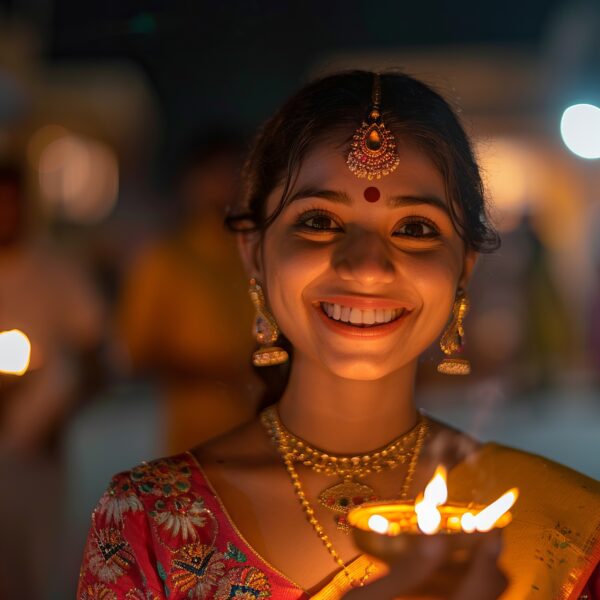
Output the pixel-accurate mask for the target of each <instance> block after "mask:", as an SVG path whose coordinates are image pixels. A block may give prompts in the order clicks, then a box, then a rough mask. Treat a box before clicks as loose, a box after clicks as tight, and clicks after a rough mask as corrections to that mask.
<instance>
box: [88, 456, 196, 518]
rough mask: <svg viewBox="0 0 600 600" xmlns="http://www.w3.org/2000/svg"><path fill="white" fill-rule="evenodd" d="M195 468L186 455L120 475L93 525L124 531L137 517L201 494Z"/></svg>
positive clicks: (112, 483)
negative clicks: (114, 527) (171, 500)
mask: <svg viewBox="0 0 600 600" xmlns="http://www.w3.org/2000/svg"><path fill="white" fill-rule="evenodd" d="M194 468H195V467H194V462H193V459H192V457H191V456H189V455H188V454H186V453H183V454H177V455H174V456H168V457H162V458H157V459H155V460H152V461H148V462H146V461H144V462H142V463H140V464H139V465H136V466H135V467H133V468H132V469H129V470H127V471H123V472H120V473H117V474H116V475H114V476H113V477H112V478H111V480H110V483H109V485H108V487H107V489H106V491H105V492H104V494H103V495H102V497H101V498H100V501H99V502H98V505H97V507H96V509H95V510H94V513H93V518H94V523H95V524H96V525H98V524H101V525H103V526H113V525H116V526H121V527H123V526H124V524H125V522H126V521H127V520H128V519H130V518H132V517H136V516H138V513H148V514H152V513H154V511H155V510H156V509H157V507H160V506H163V505H165V506H166V505H167V504H168V503H169V499H174V498H179V499H180V501H181V498H185V497H186V496H189V495H191V493H192V492H195V493H197V492H198V491H202V486H201V485H199V480H198V479H193V475H194ZM200 481H201V480H200ZM193 487H194V488H195V489H194V490H193V489H192V488H193ZM198 488H200V490H199V489H198Z"/></svg>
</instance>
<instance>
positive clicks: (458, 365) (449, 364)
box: [437, 291, 471, 375]
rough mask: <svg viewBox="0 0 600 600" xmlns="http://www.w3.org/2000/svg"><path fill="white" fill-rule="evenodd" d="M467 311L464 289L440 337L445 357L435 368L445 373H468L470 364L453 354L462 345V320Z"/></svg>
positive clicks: (463, 335)
mask: <svg viewBox="0 0 600 600" xmlns="http://www.w3.org/2000/svg"><path fill="white" fill-rule="evenodd" d="M468 311H469V300H468V299H467V296H466V294H465V292H464V291H460V292H459V294H458V296H457V297H456V300H455V302H454V308H453V315H452V321H451V323H450V325H448V328H447V329H446V331H444V334H443V335H442V337H441V339H440V348H441V349H442V352H443V353H444V354H445V355H446V358H444V359H443V360H442V362H441V363H440V364H439V365H438V367H437V370H438V372H440V373H444V374H445V375H468V374H469V373H470V372H471V364H470V363H469V361H468V360H467V359H465V358H460V357H458V356H453V355H454V354H455V353H457V352H460V351H461V350H462V347H463V342H464V338H465V330H464V327H463V320H464V318H465V316H466V315H467V312H468Z"/></svg>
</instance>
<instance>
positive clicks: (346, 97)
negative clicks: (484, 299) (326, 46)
mask: <svg viewBox="0 0 600 600" xmlns="http://www.w3.org/2000/svg"><path fill="white" fill-rule="evenodd" d="M374 76H375V74H374V73H372V72H368V71H347V72H342V73H338V74H335V75H329V76H326V77H323V78H321V79H318V80H316V81H313V82H312V83H309V84H308V85H306V86H305V87H303V88H302V89H300V90H299V91H298V92H297V93H296V94H294V95H293V96H292V97H291V98H290V99H289V100H288V101H287V102H286V103H285V104H284V105H283V106H282V108H281V109H280V110H279V111H278V112H277V113H276V114H275V115H274V116H273V117H272V118H271V119H269V120H268V121H267V122H266V123H265V124H264V125H263V126H262V128H261V129H260V131H259V133H258V135H257V137H256V139H255V141H254V144H253V145H252V147H251V149H250V153H249V155H248V157H247V160H246V163H245V166H244V170H243V174H242V185H243V194H242V198H241V202H240V204H239V205H238V206H234V207H232V209H231V210H230V212H229V214H228V216H227V218H226V224H227V226H228V227H229V229H230V230H232V231H234V232H245V231H264V230H265V229H266V228H268V227H269V225H270V224H271V223H273V221H274V220H275V219H276V218H277V216H278V215H279V214H280V213H281V211H282V210H283V208H284V207H285V205H286V202H287V200H288V197H289V192H290V190H291V188H292V186H293V183H294V179H295V177H296V175H297V174H298V171H299V170H300V167H301V165H302V161H303V160H304V158H305V157H306V156H307V154H308V152H310V150H312V149H313V148H314V147H315V146H316V145H318V144H319V143H323V142H327V141H330V142H332V141H335V142H336V143H340V142H341V145H340V151H343V152H347V151H348V149H349V147H350V142H351V139H352V136H353V134H354V132H355V131H356V129H357V127H358V126H359V125H360V124H361V123H362V122H363V121H364V120H365V118H366V117H367V115H368V113H369V109H370V106H371V102H372V100H371V98H372V91H373V82H374ZM380 81H381V116H382V120H383V121H384V123H385V125H386V127H387V128H388V129H389V130H390V131H391V132H392V133H393V134H394V135H395V136H396V137H397V139H407V140H410V141H411V142H412V143H414V144H416V145H417V146H418V147H419V148H421V149H422V150H423V151H424V152H425V153H426V154H427V155H428V156H429V157H430V158H431V159H432V160H433V162H434V164H435V165H436V166H437V168H438V169H439V171H440V173H441V174H442V176H443V178H444V182H445V187H446V193H447V195H448V198H449V200H450V202H449V204H450V215H451V218H452V221H453V223H454V226H455V228H456V230H457V232H458V233H459V235H460V236H461V238H462V239H463V241H464V243H465V245H466V246H467V247H468V248H471V249H474V250H476V251H478V252H491V251H493V250H495V249H497V248H498V247H499V245H500V238H499V236H498V233H497V232H496V230H495V229H494V228H493V226H492V225H491V224H490V222H489V219H488V216H487V211H486V203H485V196H484V189H483V183H482V180H481V175H480V173H479V168H478V166H477V162H476V160H475V157H474V154H473V150H472V148H471V144H470V142H469V139H468V137H467V135H466V133H465V131H464V129H463V127H462V125H461V124H460V122H459V120H458V117H457V116H456V114H455V113H454V111H453V110H452V108H451V107H450V105H449V104H448V102H446V100H444V99H443V98H442V97H441V96H440V95H439V94H438V93H437V92H435V91H434V90H432V89H431V88H430V87H429V86H427V85H425V84H424V83H422V82H420V81H418V80H416V79H414V78H413V77H410V76H409V75H406V74H404V73H397V72H386V73H383V74H381V75H380ZM280 184H283V193H282V197H281V200H280V202H279V204H278V206H277V208H276V209H275V211H274V212H273V213H272V214H271V215H267V214H266V200H267V197H268V196H269V194H270V193H271V192H272V191H273V189H275V188H276V187H277V186H278V185H280ZM282 338H283V339H282ZM279 341H280V342H281V344H280V345H283V347H285V348H286V349H287V350H288V352H289V353H290V361H291V358H292V355H291V352H292V348H291V344H290V343H289V341H288V340H286V339H285V338H284V337H283V336H281V338H280V340H279ZM259 374H260V376H261V377H262V378H263V380H264V381H265V383H266V384H267V392H266V394H265V397H264V398H263V402H262V406H265V405H268V404H270V403H272V402H274V401H276V400H277V399H278V397H279V396H280V394H281V393H283V391H284V389H285V386H286V385H287V377H288V374H289V364H288V365H286V366H284V367H279V368H277V369H273V368H271V369H260V370H259Z"/></svg>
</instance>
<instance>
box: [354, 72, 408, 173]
mask: <svg viewBox="0 0 600 600" xmlns="http://www.w3.org/2000/svg"><path fill="white" fill-rule="evenodd" d="M399 162H400V160H399V159H398V155H397V153H396V141H395V139H394V136H393V134H392V133H391V132H390V130H389V129H388V128H387V127H386V126H385V125H384V123H383V120H382V118H381V79H380V77H379V75H378V74H375V79H374V81H373V91H372V103H371V108H370V110H369V116H368V118H367V120H366V121H363V123H362V125H361V126H360V127H359V128H358V129H357V130H356V132H355V133H354V136H353V137H352V143H351V144H350V152H349V153H348V158H347V159H346V164H347V165H348V168H349V169H350V171H352V173H354V174H355V175H356V176H357V177H360V178H364V177H366V178H367V179H381V178H382V177H383V176H384V175H388V174H389V173H391V172H392V171H393V170H394V169H395V168H396V167H397V166H398V164H399Z"/></svg>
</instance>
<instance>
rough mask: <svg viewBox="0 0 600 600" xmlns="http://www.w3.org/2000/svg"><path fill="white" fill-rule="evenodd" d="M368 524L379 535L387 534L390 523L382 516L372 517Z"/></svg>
mask: <svg viewBox="0 0 600 600" xmlns="http://www.w3.org/2000/svg"><path fill="white" fill-rule="evenodd" d="M367 524H368V525H369V529H372V530H373V531H376V532H377V533H387V532H388V528H389V525H390V522H389V521H388V520H387V519H386V518H385V517H384V516H382V515H371V516H370V517H369V521H368V523H367Z"/></svg>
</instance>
